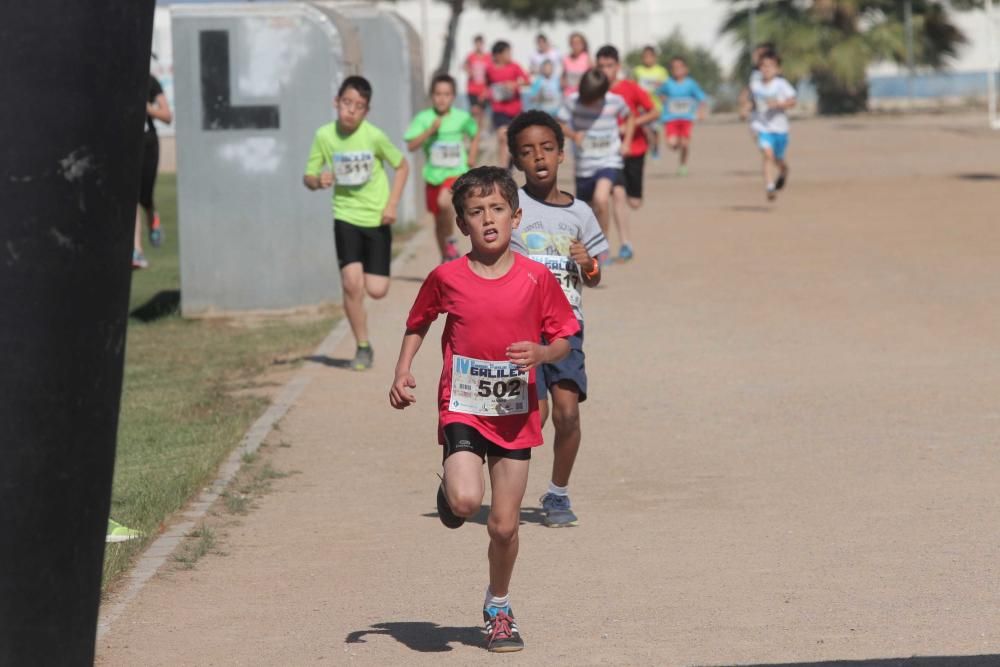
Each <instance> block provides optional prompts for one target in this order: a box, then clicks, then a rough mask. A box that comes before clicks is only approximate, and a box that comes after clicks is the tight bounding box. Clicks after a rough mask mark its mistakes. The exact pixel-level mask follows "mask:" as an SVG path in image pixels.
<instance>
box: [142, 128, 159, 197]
mask: <svg viewBox="0 0 1000 667" xmlns="http://www.w3.org/2000/svg"><path fill="white" fill-rule="evenodd" d="M159 165H160V140H159V139H158V138H157V136H156V132H144V133H143V137H142V166H141V168H140V171H139V205H140V206H142V207H143V208H144V209H146V211H148V212H150V213H152V211H153V208H154V207H153V188H154V187H155V186H156V170H157V168H158V167H159Z"/></svg>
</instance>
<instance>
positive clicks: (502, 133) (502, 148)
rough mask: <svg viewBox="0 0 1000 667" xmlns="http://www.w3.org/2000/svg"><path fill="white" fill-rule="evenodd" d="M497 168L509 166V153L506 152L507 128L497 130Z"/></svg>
mask: <svg viewBox="0 0 1000 667" xmlns="http://www.w3.org/2000/svg"><path fill="white" fill-rule="evenodd" d="M497 166H498V167H503V168H504V169H506V168H508V167H509V166H510V151H508V150H507V127H506V126H504V127H500V128H497Z"/></svg>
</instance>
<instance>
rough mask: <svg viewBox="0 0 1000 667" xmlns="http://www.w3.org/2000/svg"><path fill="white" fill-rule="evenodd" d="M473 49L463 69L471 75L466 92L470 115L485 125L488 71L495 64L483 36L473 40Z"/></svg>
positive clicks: (480, 124)
mask: <svg viewBox="0 0 1000 667" xmlns="http://www.w3.org/2000/svg"><path fill="white" fill-rule="evenodd" d="M472 44H473V49H472V53H470V54H469V55H468V56H467V57H466V58H465V64H464V65H463V69H465V73H466V74H468V75H469V81H468V83H466V85H465V90H466V92H467V93H468V94H469V113H471V114H472V117H473V118H475V119H476V124H477V125H479V126H480V127H482V125H483V110H484V109H486V103H487V92H488V91H489V89H488V88H487V87H486V69H487V68H488V67H489V66H490V63H491V62H493V59H492V58H490V54H488V53H486V50H485V46H484V44H485V41H484V40H483V36H482V35H476V36H475V37H474V38H473V40H472Z"/></svg>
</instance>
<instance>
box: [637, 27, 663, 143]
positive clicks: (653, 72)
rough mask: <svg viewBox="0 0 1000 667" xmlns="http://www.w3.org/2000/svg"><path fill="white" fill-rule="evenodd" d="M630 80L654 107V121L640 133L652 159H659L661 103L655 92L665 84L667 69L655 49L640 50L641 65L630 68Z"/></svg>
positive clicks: (644, 126) (647, 47) (644, 48)
mask: <svg viewBox="0 0 1000 667" xmlns="http://www.w3.org/2000/svg"><path fill="white" fill-rule="evenodd" d="M632 78H633V79H635V81H636V83H638V84H639V85H640V86H641V87H642V89H643V90H645V91H646V92H647V93H649V95H650V96H651V97H652V99H653V105H654V106H655V107H656V111H657V117H656V120H654V121H652V122H650V123H647V124H645V125H643V126H642V131H643V132H644V133H645V134H646V141H647V142H649V145H650V153H651V154H652V155H653V159H654V160H655V159H657V158H659V157H660V125H661V124H660V123H659V118H660V116H661V115H662V114H663V102H661V101H660V98H659V96H658V95H657V94H656V91H657V90H658V89H659V88H660V86H662V85H663V84H664V82H666V80H667V79H668V78H670V77H669V76H668V75H667V68H666V67H664V66H663V65H661V64H660V63H659V62H657V60H656V49H654V48H653V47H652V46H646V47H643V49H642V64H641V65H636V66H635V67H633V68H632Z"/></svg>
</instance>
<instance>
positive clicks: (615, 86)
mask: <svg viewBox="0 0 1000 667" xmlns="http://www.w3.org/2000/svg"><path fill="white" fill-rule="evenodd" d="M597 68H598V69H599V70H601V71H602V72H604V75H605V76H606V77H608V81H611V92H612V93H614V94H615V95H618V96H619V97H621V98H622V99H624V100H625V103H626V104H627V105H628V108H629V111H631V112H632V117H633V118H635V127H636V130H635V132H634V133H633V134H632V144H631V145H630V146H629V149H628V154H627V155H626V156H625V159H624V162H625V166H624V167H623V169H622V179H623V180H624V183H619V184H616V185H615V187H614V189H613V190H612V191H611V202H612V210H613V211H614V214H615V227H616V228H617V229H618V238H619V239H620V240H621V243H622V245H621V249H620V250H619V253H618V258H619V259H622V260H625V261H628V260H630V259H632V257H633V256H634V254H635V253H634V252H633V250H632V230H631V226H630V225H629V208H632V209H638V208H639V207H640V206H642V181H643V171H644V169H645V165H646V151H647V150H648V149H649V139H648V138H647V137H646V133H645V132H644V131H642V129H641V128H642V127H643V126H644V125H645V124H646V123H651V122H653V121H655V120H656V119H657V118H659V116H660V112H659V111H658V110H657V108H656V103H655V102H654V101H653V98H652V97H651V96H650V95H649V93H648V92H646V90H645V89H644V88H643V87H642V86H640V85H639V84H638V83H636V82H635V81H632V80H630V79H620V78H618V77H619V76H620V74H621V60H620V59H619V57H618V49H616V48H615V47H613V46H602V47H601V48H600V49H598V50H597ZM623 125H624V124H623Z"/></svg>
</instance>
